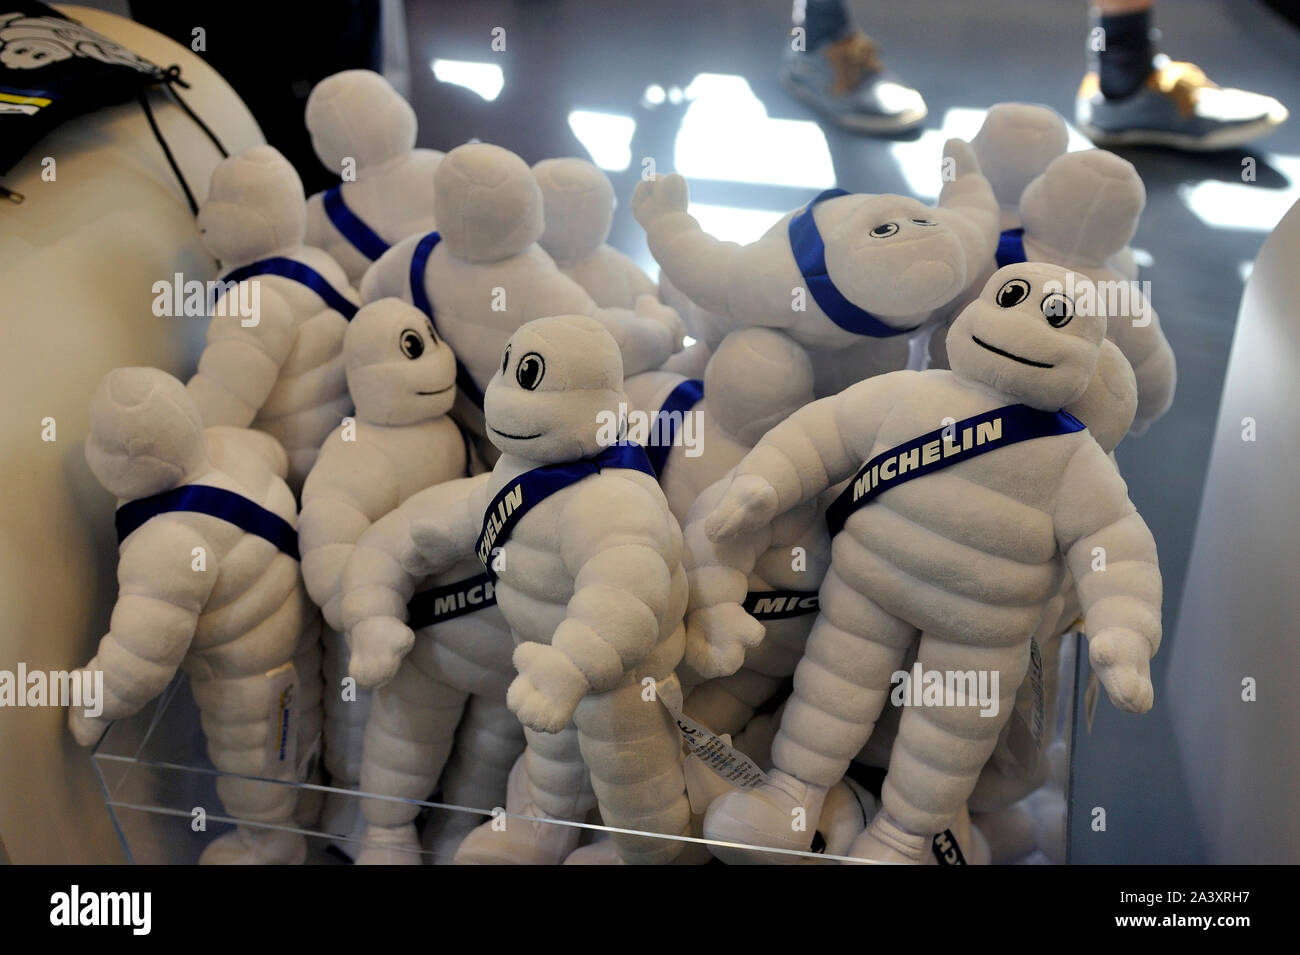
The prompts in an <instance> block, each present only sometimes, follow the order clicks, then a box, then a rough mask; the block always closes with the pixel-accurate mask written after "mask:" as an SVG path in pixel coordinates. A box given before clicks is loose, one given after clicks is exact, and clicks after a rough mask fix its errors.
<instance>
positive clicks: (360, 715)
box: [321, 627, 373, 851]
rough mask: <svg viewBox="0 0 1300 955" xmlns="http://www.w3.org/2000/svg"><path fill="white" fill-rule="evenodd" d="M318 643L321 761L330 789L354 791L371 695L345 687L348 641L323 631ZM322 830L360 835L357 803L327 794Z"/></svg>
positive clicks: (353, 685)
mask: <svg viewBox="0 0 1300 955" xmlns="http://www.w3.org/2000/svg"><path fill="white" fill-rule="evenodd" d="M321 642H322V644H323V646H324V651H325V659H324V666H323V674H324V680H325V685H324V698H323V703H324V710H325V728H324V738H323V740H322V745H323V747H324V755H323V761H324V763H325V769H326V770H328V771H329V774H330V783H331V784H332V785H333V786H336V787H337V788H339V789H352V790H355V789H356V788H357V783H358V782H359V781H360V779H361V747H362V742H363V740H364V738H365V730H366V717H367V716H368V714H369V713H370V707H371V701H372V698H373V694H372V692H371V691H370V690H366V689H362V688H361V687H359V686H357V685H356V683H355V682H354V681H351V680H349V681H348V682H347V683H346V684H345V683H344V679H345V678H346V677H347V675H348V660H349V658H350V654H349V653H348V644H347V638H346V637H345V636H344V635H343V634H341V633H336V632H334V631H333V630H331V629H329V628H328V627H325V628H323V630H322V641H321ZM321 829H322V830H324V831H325V832H330V833H335V834H337V835H341V836H357V835H359V834H360V832H361V829H362V821H361V805H360V800H359V799H357V798H356V797H355V796H341V795H339V794H337V793H330V794H328V795H327V796H326V797H325V809H324V812H323V814H322V816H321ZM340 848H342V849H344V850H345V851H347V850H349V849H350V848H351V847H350V845H341V846H340Z"/></svg>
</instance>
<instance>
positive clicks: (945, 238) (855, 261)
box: [823, 195, 975, 324]
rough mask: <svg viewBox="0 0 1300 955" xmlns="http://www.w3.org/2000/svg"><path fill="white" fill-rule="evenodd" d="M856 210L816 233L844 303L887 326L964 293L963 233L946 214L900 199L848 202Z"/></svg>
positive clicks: (862, 198)
mask: <svg viewBox="0 0 1300 955" xmlns="http://www.w3.org/2000/svg"><path fill="white" fill-rule="evenodd" d="M854 198H855V199H856V200H857V204H856V206H853V207H852V208H851V211H849V213H848V214H847V215H845V216H842V217H837V221H835V222H834V223H830V224H828V228H826V229H824V230H823V236H824V241H825V244H826V267H827V270H828V272H829V273H830V275H831V277H832V278H833V279H834V280H835V284H836V286H837V287H838V288H839V290H840V292H842V293H843V294H844V296H845V298H847V299H848V300H849V301H851V302H853V303H854V304H855V305H857V306H859V307H861V308H865V309H866V310H867V311H869V312H871V313H873V314H874V315H875V316H876V317H877V318H880V319H882V320H884V321H885V322H886V323H887V324H888V320H889V319H890V318H891V317H894V318H905V317H908V316H914V315H917V314H919V313H921V312H928V311H931V310H933V309H936V308H938V307H940V306H941V305H944V304H946V303H947V302H949V301H951V300H952V299H953V298H954V297H955V296H956V295H957V293H959V292H960V291H961V290H962V289H963V288H965V287H966V282H967V280H968V279H967V262H968V261H969V260H970V258H972V257H973V255H974V251H975V250H973V249H972V250H967V249H966V248H964V247H963V243H962V235H963V230H958V229H954V228H952V226H951V225H950V224H949V219H950V217H951V216H952V215H954V213H953V212H951V211H949V210H945V209H943V208H942V207H939V208H932V207H930V206H927V205H925V204H924V203H922V202H918V201H917V200H916V199H911V198H908V197H907V196H895V195H878V196H877V195H869V196H857V197H854Z"/></svg>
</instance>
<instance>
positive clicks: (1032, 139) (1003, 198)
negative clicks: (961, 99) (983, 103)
mask: <svg viewBox="0 0 1300 955" xmlns="http://www.w3.org/2000/svg"><path fill="white" fill-rule="evenodd" d="M1069 142H1070V133H1069V130H1068V129H1067V128H1066V126H1065V120H1064V119H1062V118H1061V114H1060V113H1058V112H1057V111H1056V110H1054V109H1051V108H1049V107H1047V106H1038V105H1036V104H1032V103H997V104H995V105H993V106H990V107H989V110H988V113H986V114H985V116H984V122H983V124H981V125H980V128H979V132H977V133H976V134H975V135H974V136H973V137H972V138H971V141H970V145H971V149H973V150H974V151H975V158H976V159H978V160H979V164H980V171H981V172H982V173H984V177H985V178H986V179H988V181H989V185H990V186H991V187H992V188H993V195H994V196H996V197H997V200H998V209H999V213H1000V222H999V226H1000V228H1001V229H1002V230H1003V231H1004V232H1005V231H1006V230H1008V229H1016V228H1018V227H1019V226H1020V196H1021V195H1022V194H1023V193H1024V191H1025V186H1027V185H1029V183H1030V182H1031V181H1032V180H1033V179H1034V178H1036V177H1037V176H1039V175H1040V174H1041V173H1042V172H1043V170H1044V169H1046V168H1047V166H1048V164H1049V163H1050V162H1051V161H1052V160H1053V159H1055V158H1056V157H1057V156H1060V155H1061V154H1062V153H1064V152H1065V150H1066V148H1067V147H1068V145H1069ZM978 291H979V289H978V288H977V289H975V292H977V293H978Z"/></svg>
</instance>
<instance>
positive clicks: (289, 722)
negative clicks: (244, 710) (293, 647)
mask: <svg viewBox="0 0 1300 955" xmlns="http://www.w3.org/2000/svg"><path fill="white" fill-rule="evenodd" d="M263 679H264V680H265V681H266V701H267V703H266V705H267V710H266V723H267V725H266V775H267V776H269V777H271V778H272V779H296V778H297V773H298V768H299V767H298V720H297V713H296V712H295V710H294V702H295V700H294V698H295V697H296V696H297V692H298V672H297V671H296V670H295V669H294V668H293V663H292V662H289V663H285V664H283V665H281V666H278V667H276V668H275V669H274V670H270V671H268V672H267V673H266V674H265V675H264V676H263Z"/></svg>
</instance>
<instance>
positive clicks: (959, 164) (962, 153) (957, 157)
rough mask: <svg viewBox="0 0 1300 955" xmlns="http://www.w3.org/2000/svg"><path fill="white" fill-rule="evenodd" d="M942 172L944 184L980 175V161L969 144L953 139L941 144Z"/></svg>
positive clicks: (962, 140)
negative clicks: (964, 177) (971, 175)
mask: <svg viewBox="0 0 1300 955" xmlns="http://www.w3.org/2000/svg"><path fill="white" fill-rule="evenodd" d="M950 170H951V171H950ZM943 172H944V181H945V182H947V181H952V180H956V179H960V178H961V177H962V176H966V175H969V174H971V173H974V174H976V175H979V174H980V161H979V159H978V158H977V157H976V156H975V150H973V149H971V145H970V143H968V142H966V140H964V139H956V138H954V139H950V140H948V141H947V142H946V143H944V144H943Z"/></svg>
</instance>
